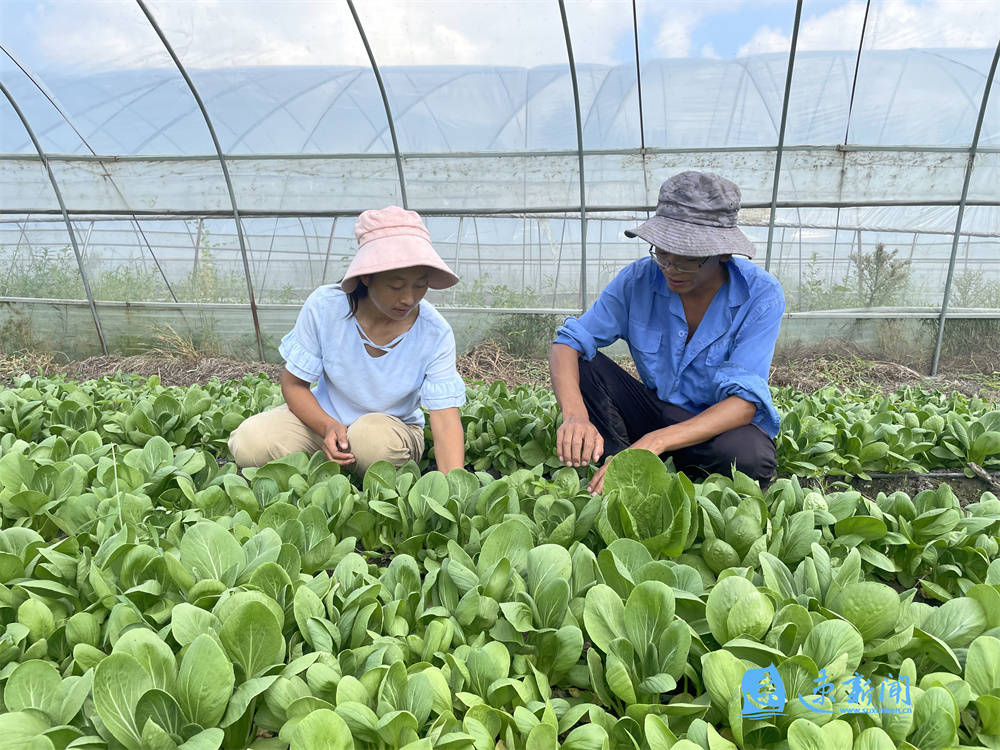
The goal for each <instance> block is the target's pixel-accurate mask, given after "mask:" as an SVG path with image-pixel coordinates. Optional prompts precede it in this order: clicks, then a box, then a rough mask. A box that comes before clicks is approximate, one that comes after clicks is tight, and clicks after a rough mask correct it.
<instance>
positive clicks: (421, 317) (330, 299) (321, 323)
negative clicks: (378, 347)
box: [278, 284, 465, 425]
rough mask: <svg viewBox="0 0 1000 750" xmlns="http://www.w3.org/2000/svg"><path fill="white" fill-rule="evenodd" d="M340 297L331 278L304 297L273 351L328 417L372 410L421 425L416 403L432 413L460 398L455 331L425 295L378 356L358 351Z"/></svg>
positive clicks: (344, 418) (345, 418)
mask: <svg viewBox="0 0 1000 750" xmlns="http://www.w3.org/2000/svg"><path fill="white" fill-rule="evenodd" d="M349 311H350V307H349V305H348V300H347V295H346V294H345V293H344V292H343V291H342V290H341V289H340V287H339V285H337V284H330V285H327V286H321V287H320V288H319V289H317V290H316V291H314V292H313V293H312V294H310V295H309V298H308V299H307V300H306V302H305V304H304V305H303V306H302V310H301V311H300V312H299V317H298V320H297V321H296V322H295V328H293V329H292V330H291V331H290V332H289V333H288V334H287V335H286V336H285V337H284V338H283V339H282V340H281V345H280V346H279V347H278V351H279V352H280V353H281V356H282V357H284V358H285V369H287V370H288V371H289V372H290V373H292V375H294V376H295V377H297V378H301V379H302V380H305V381H306V382H308V383H317V386H316V388H315V389H314V390H313V395H315V396H316V400H317V401H319V405H320V406H322V407H323V409H324V410H325V411H326V412H327V414H329V415H330V416H332V417H333V418H334V419H336V420H338V421H340V422H342V423H343V424H346V425H350V424H351V423H352V422H354V421H355V420H356V419H357V418H358V417H360V416H362V415H363V414H368V413H372V412H378V413H382V414H390V415H392V416H394V417H398V418H399V419H401V420H402V421H403V422H406V423H407V424H419V425H423V424H424V415H423V412H422V411H421V410H420V406H421V405H423V406H424V407H425V408H427V409H429V410H431V411H434V410H437V409H447V408H450V407H453V406H454V407H457V406H461V405H462V404H464V403H465V383H464V382H463V380H462V378H461V376H460V375H459V374H458V370H457V369H456V368H455V335H454V333H452V330H451V326H449V325H448V323H447V321H446V320H445V319H444V318H443V317H441V314H440V313H439V312H438V311H437V310H435V309H434V307H433V306H432V305H431V304H430V303H429V302H426V301H421V303H420V311H419V313H418V315H417V319H416V321H414V323H413V327H412V328H410V330H409V331H407V332H406V333H405V334H404V335H403V336H402V338H401V339H400V341H399V343H398V344H396V346H394V347H393V348H392V349H390V350H389V351H388V352H387V353H385V354H383V355H382V356H381V357H373V356H371V355H370V354H369V353H368V351H367V350H366V349H365V345H364V342H363V341H362V340H361V334H360V333H359V332H358V329H357V326H356V325H355V319H354V318H353V317H348V312H349Z"/></svg>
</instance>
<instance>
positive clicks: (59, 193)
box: [0, 81, 108, 356]
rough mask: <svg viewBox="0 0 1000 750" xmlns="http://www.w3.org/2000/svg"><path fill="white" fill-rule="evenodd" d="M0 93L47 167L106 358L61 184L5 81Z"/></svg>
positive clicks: (102, 336) (1, 85) (105, 346)
mask: <svg viewBox="0 0 1000 750" xmlns="http://www.w3.org/2000/svg"><path fill="white" fill-rule="evenodd" d="M0 91H3V95H4V96H6V97H7V101H9V102H10V106H11V107H13V108H14V112H16V113H17V116H18V118H19V119H20V120H21V124H22V125H24V129H25V131H27V133H28V137H29V138H31V142H32V144H34V146H35V151H37V152H38V158H39V159H41V160H42V164H43V165H44V166H45V171H46V172H47V173H48V175H49V182H50V183H52V190H53V192H55V194H56V200H57V201H59V210H60V211H62V215H63V221H65V222H66V231H67V232H69V241H70V243H72V245H73V254H74V255H75V256H76V264H77V266H78V267H79V269H80V279H81V281H83V291H84V293H85V294H86V295H87V304H88V305H89V306H90V314H91V315H92V316H93V317H94V327H95V328H96V329H97V340H98V341H100V343H101V353H103V354H104V356H107V354H108V345H107V343H106V342H105V341H104V331H103V330H101V318H100V316H98V314H97V305H96V304H94V295H93V293H92V292H91V290H90V282H89V281H88V280H87V272H86V271H85V270H84V267H83V256H82V255H81V253H80V246H79V245H78V244H77V241H76V232H75V231H74V229H73V223H72V222H71V221H70V220H69V212H68V211H67V210H66V203H65V202H64V201H63V197H62V191H61V190H60V189H59V183H58V182H57V181H56V176H55V173H54V172H53V171H52V165H51V164H49V160H48V159H47V158H46V156H45V151H44V150H42V144H41V143H39V142H38V138H36V137H35V131H34V130H32V129H31V125H29V124H28V118H27V117H25V116H24V112H22V111H21V108H20V107H19V106H17V102H16V101H14V97H13V96H12V95H11V93H10V91H8V90H7V87H6V86H4V85H3V81H0Z"/></svg>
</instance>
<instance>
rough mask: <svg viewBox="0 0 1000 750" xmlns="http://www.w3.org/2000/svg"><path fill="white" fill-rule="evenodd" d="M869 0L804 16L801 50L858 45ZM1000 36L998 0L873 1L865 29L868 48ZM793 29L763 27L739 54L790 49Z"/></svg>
mask: <svg viewBox="0 0 1000 750" xmlns="http://www.w3.org/2000/svg"><path fill="white" fill-rule="evenodd" d="M864 14H865V4H864V3H863V2H857V1H856V0H855V1H852V2H849V3H847V4H845V5H842V6H840V7H837V8H834V9H832V10H830V11H827V12H826V13H824V14H822V15H820V16H813V17H810V18H804V19H803V20H802V23H801V26H800V28H799V39H798V49H800V50H845V49H848V50H849V49H857V46H858V41H859V40H860V36H861V26H862V23H863V21H864ZM998 37H1000V13H998V12H997V5H996V0H969V1H967V2H954V1H953V0H933V1H932V2H927V3H922V4H917V3H913V2H908V1H907V0H884V1H883V2H880V3H876V4H873V5H872V9H871V12H870V14H869V17H868V27H867V29H866V30H865V49H909V48H914V47H923V48H940V47H962V48H976V47H993V46H995V45H996V43H997V38H998ZM790 45H791V33H790V30H789V31H788V32H785V31H782V30H780V29H773V28H769V27H767V26H762V27H761V28H759V29H757V31H756V32H755V33H754V35H753V37H751V39H750V41H748V42H747V43H746V44H744V45H743V46H742V47H740V50H739V54H740V55H741V56H743V55H752V54H757V53H762V52H787V51H788V49H789V47H790Z"/></svg>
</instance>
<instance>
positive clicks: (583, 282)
mask: <svg viewBox="0 0 1000 750" xmlns="http://www.w3.org/2000/svg"><path fill="white" fill-rule="evenodd" d="M559 15H560V16H562V26H563V35H564V36H565V37H566V56H567V57H568V58H569V75H570V79H571V80H572V82H573V109H574V110H575V111H576V145H577V158H578V160H579V163H580V311H581V312H583V311H585V310H586V309H587V182H586V178H585V177H584V172H583V117H582V115H581V113H580V85H579V83H578V82H577V80H576V59H575V58H574V57H573V40H572V39H571V38H570V33H569V18H568V17H567V15H566V2H565V0H559Z"/></svg>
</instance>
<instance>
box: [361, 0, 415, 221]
mask: <svg viewBox="0 0 1000 750" xmlns="http://www.w3.org/2000/svg"><path fill="white" fill-rule="evenodd" d="M347 7H348V8H350V9H351V15H352V16H354V25H355V26H357V27H358V34H360V35H361V42H362V43H363V44H364V45H365V52H367V53H368V62H370V63H371V66H372V72H373V73H374V74H375V82H376V83H377V84H378V91H379V94H381V95H382V106H383V107H385V119H386V122H387V123H388V125H389V137H390V138H391V139H392V152H393V154H395V156H396V172H397V173H398V174H399V195H400V198H401V199H402V201H403V208H407V209H408V208H409V205H408V204H407V200H406V180H405V179H404V177H403V157H402V155H401V154H400V153H399V141H398V140H397V138H396V122H395V120H393V119H392V108H391V107H390V106H389V94H388V92H387V91H386V90H385V83H384V82H383V81H382V74H381V73H380V72H379V69H378V64H377V63H376V62H375V53H374V52H372V46H371V44H369V43H368V35H367V34H365V27H364V26H362V25H361V17H360V16H359V15H358V11H357V9H356V8H355V7H354V2H353V0H347Z"/></svg>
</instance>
